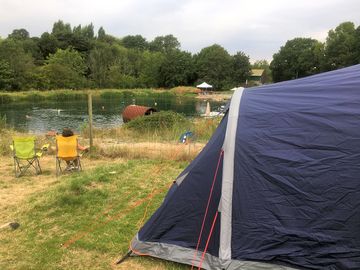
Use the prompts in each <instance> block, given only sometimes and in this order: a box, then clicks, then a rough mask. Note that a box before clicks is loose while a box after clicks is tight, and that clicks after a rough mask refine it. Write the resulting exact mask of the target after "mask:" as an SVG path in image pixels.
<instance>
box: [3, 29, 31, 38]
mask: <svg viewBox="0 0 360 270" xmlns="http://www.w3.org/2000/svg"><path fill="white" fill-rule="evenodd" d="M8 38H11V39H16V40H24V39H28V38H30V35H29V32H28V31H27V30H26V29H24V28H21V29H15V30H13V31H12V33H11V34H9V35H8Z"/></svg>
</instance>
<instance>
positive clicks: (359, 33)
mask: <svg viewBox="0 0 360 270" xmlns="http://www.w3.org/2000/svg"><path fill="white" fill-rule="evenodd" d="M355 37H356V42H355V43H356V47H355V51H356V56H355V57H356V63H358V64H360V26H358V27H357V28H356V33H355Z"/></svg>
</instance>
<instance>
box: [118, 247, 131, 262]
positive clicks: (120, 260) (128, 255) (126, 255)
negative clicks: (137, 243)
mask: <svg viewBox="0 0 360 270" xmlns="http://www.w3.org/2000/svg"><path fill="white" fill-rule="evenodd" d="M131 254H132V251H131V250H129V251H128V252H127V253H126V254H125V255H124V256H123V257H122V258H121V259H119V260H118V261H117V262H116V264H120V263H122V262H124V261H125V260H126V259H127V258H129V257H130V256H131Z"/></svg>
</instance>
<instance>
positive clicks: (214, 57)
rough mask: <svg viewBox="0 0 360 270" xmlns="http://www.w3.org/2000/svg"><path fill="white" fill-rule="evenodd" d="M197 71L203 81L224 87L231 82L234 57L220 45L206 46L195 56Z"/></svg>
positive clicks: (216, 87)
mask: <svg viewBox="0 0 360 270" xmlns="http://www.w3.org/2000/svg"><path fill="white" fill-rule="evenodd" d="M195 63H196V73H197V75H198V78H199V79H200V80H201V81H206V82H207V83H210V84H212V85H213V86H214V87H215V89H224V88H225V87H229V85H230V84H231V74H232V58H231V56H230V55H229V53H228V52H227V51H226V50H225V49H224V48H223V47H221V46H220V45H217V44H214V45H212V46H210V47H206V48H204V49H202V50H201V51H200V53H199V54H197V55H196V56H195Z"/></svg>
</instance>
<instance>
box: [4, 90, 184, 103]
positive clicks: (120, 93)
mask: <svg viewBox="0 0 360 270" xmlns="http://www.w3.org/2000/svg"><path fill="white" fill-rule="evenodd" d="M88 93H92V95H93V96H99V97H101V98H104V99H112V98H116V97H121V98H134V97H153V98H159V97H161V98H164V97H175V96H176V95H177V92H173V91H168V90H154V89H131V90H129V89H105V90H68V89H58V90H48V91H39V90H32V91H20V92H0V104H8V103H12V102H22V101H32V102H34V101H42V100H50V101H51V100H53V101H66V100H72V99H80V98H86V96H87V94H88ZM178 94H179V93H178ZM180 94H181V93H180Z"/></svg>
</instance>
